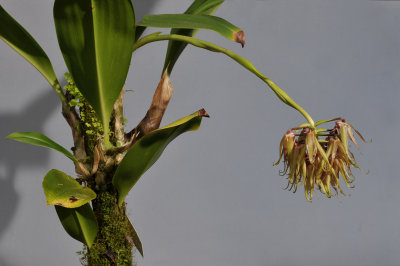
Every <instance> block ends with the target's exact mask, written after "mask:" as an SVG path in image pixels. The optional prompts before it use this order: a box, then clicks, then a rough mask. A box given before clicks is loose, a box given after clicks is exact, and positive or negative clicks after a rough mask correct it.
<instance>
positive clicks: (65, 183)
mask: <svg viewBox="0 0 400 266" xmlns="http://www.w3.org/2000/svg"><path fill="white" fill-rule="evenodd" d="M43 190H44V194H45V195H46V202H47V205H57V206H62V207H65V208H77V207H80V206H82V205H84V204H86V203H88V202H89V201H91V200H93V199H95V198H96V193H95V192H94V191H93V190H91V189H90V188H88V187H82V186H81V184H79V183H78V182H77V181H76V180H75V179H74V178H72V177H70V176H69V175H67V174H65V173H64V172H61V171H58V170H56V169H53V170H50V171H49V172H48V173H47V174H46V176H45V177H44V180H43Z"/></svg>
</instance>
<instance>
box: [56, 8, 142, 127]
mask: <svg viewBox="0 0 400 266" xmlns="http://www.w3.org/2000/svg"><path fill="white" fill-rule="evenodd" d="M54 22H55V25H56V31H57V37H58V43H59V45H60V49H61V51H62V53H63V56H64V60H65V63H66V65H67V67H68V70H69V72H70V73H71V75H72V77H73V78H74V81H75V83H76V85H77V87H78V88H79V90H80V91H81V92H82V94H83V96H84V97H85V98H86V99H87V100H88V101H89V103H90V104H91V105H92V107H93V109H94V110H95V112H96V114H97V116H98V117H99V119H100V120H101V121H102V123H103V125H104V130H105V131H108V122H109V120H110V116H111V111H112V108H113V105H114V102H115V101H116V99H117V98H118V96H119V94H120V92H121V90H122V87H123V85H124V83H125V80H126V76H127V74H128V69H129V64H130V61H131V57H132V50H131V48H132V45H133V44H134V42H135V14H134V10H133V5H132V3H131V1H130V0H118V1H116V0H55V3H54Z"/></svg>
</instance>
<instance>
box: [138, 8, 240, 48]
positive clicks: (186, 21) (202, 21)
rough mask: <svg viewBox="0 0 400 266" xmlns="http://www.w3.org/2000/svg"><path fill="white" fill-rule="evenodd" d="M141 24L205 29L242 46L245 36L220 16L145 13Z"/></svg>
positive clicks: (157, 26)
mask: <svg viewBox="0 0 400 266" xmlns="http://www.w3.org/2000/svg"><path fill="white" fill-rule="evenodd" d="M140 25H141V26H147V27H156V28H177V29H207V30H212V31H215V32H217V33H219V34H221V35H222V36H224V37H225V38H227V39H229V40H231V41H235V42H238V43H240V44H241V45H242V46H244V43H245V37H244V33H243V31H242V30H241V29H239V28H238V27H236V26H235V25H232V24H231V23H230V22H228V21H226V20H224V19H223V18H220V17H215V16H210V15H193V14H163V15H146V16H144V17H143V20H142V22H141V23H140Z"/></svg>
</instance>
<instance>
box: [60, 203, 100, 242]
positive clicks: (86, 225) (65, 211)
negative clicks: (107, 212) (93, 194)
mask: <svg viewBox="0 0 400 266" xmlns="http://www.w3.org/2000/svg"><path fill="white" fill-rule="evenodd" d="M54 207H55V208H56V212H57V215H58V218H59V219H60V221H61V224H62V226H63V227H64V229H65V231H66V232H67V233H68V234H69V235H70V236H71V237H72V238H74V239H76V240H78V241H80V242H82V243H84V244H86V245H87V246H88V247H89V248H90V247H91V246H92V244H93V242H94V240H95V238H96V235H97V231H98V225H97V221H96V216H95V215H94V213H93V210H92V207H90V204H89V203H86V204H85V205H82V206H80V207H78V208H73V209H70V208H64V207H61V206H54Z"/></svg>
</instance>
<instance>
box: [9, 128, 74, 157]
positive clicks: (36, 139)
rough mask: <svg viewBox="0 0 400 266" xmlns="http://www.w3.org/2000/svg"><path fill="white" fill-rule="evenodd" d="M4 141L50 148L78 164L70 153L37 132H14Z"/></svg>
mask: <svg viewBox="0 0 400 266" xmlns="http://www.w3.org/2000/svg"><path fill="white" fill-rule="evenodd" d="M6 139H12V140H15V141H19V142H23V143H27V144H31V145H37V146H42V147H46V148H50V149H53V150H56V151H58V152H61V153H62V154H64V155H65V156H67V157H68V158H70V159H71V160H72V161H74V162H78V160H77V159H76V158H75V156H74V155H72V153H70V152H69V151H68V150H67V149H65V148H64V147H62V146H60V145H59V144H57V143H55V142H54V141H53V140H51V139H49V138H48V137H46V136H45V135H43V134H41V133H38V132H14V133H12V134H10V135H8V136H7V137H6Z"/></svg>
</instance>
